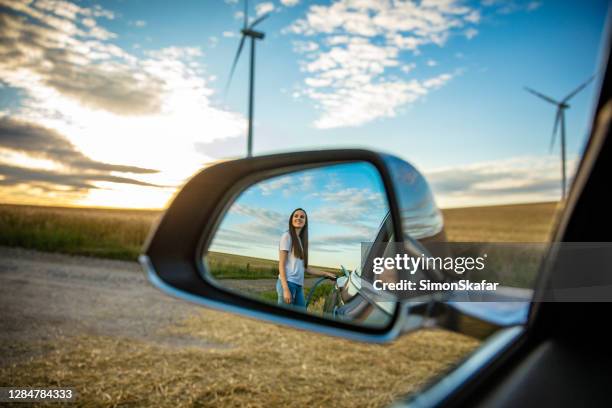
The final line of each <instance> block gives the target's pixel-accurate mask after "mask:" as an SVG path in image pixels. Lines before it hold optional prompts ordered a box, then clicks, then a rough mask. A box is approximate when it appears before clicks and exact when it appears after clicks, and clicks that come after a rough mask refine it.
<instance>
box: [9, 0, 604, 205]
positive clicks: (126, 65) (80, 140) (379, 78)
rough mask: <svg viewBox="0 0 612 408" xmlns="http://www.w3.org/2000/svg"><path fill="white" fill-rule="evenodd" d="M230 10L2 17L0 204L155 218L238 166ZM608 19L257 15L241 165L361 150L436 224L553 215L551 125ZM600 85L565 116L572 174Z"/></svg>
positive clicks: (583, 10)
mask: <svg viewBox="0 0 612 408" xmlns="http://www.w3.org/2000/svg"><path fill="white" fill-rule="evenodd" d="M243 5H244V3H243V2H242V1H235V0H226V1H204V2H202V1H182V2H178V3H177V2H167V1H152V0H147V1H137V0H132V1H129V2H127V1H123V0H116V1H114V0H109V1H105V2H100V3H98V2H90V1H81V2H74V3H71V2H68V1H57V0H40V1H38V0H37V1H16V0H10V1H7V0H0V39H1V40H0V202H6V203H23V204H45V205H76V206H98V207H120V208H163V207H164V206H166V205H167V203H168V200H169V199H170V198H171V197H172V195H173V194H174V193H175V192H176V190H177V188H178V187H180V186H181V185H182V184H183V183H184V182H185V181H186V180H187V179H188V178H189V177H191V176H192V175H193V174H194V173H195V172H197V171H198V170H200V169H202V168H203V167H205V166H207V165H209V164H211V163H214V162H216V161H218V160H222V159H228V158H237V157H241V156H244V155H245V153H246V136H245V135H246V126H247V122H246V112H247V87H248V56H249V47H248V44H246V45H245V48H244V49H243V53H242V55H241V58H240V60H239V63H238V66H237V68H236V71H235V74H234V76H233V79H232V81H231V84H230V85H229V87H227V83H228V77H229V72H230V68H231V65H232V61H233V59H234V56H235V53H236V50H237V47H238V43H239V41H240V28H241V27H242V24H243V17H244V16H243V14H242V13H243V12H242V10H243V7H244V6H243ZM606 12H607V2H605V1H596V0H592V1H588V2H578V1H575V2H568V1H546V0H543V1H524V2H518V1H503V2H502V1H497V0H482V1H474V2H468V1H458V0H456V1H455V0H423V1H417V2H412V1H382V0H381V1H374V0H352V1H331V2H330V1H316V2H306V1H303V0H275V1H258V2H256V1H251V2H250V3H249V9H248V18H249V21H252V20H253V19H255V18H257V16H262V15H264V14H265V13H270V15H269V17H268V18H267V19H266V20H264V21H262V22H261V23H260V24H259V25H258V26H257V29H259V30H261V31H263V32H265V34H266V37H265V39H263V40H262V41H258V42H257V46H256V72H255V75H256V83H255V101H256V105H255V124H254V153H255V154H256V155H261V154H268V153H277V152H284V151H297V150H313V149H323V148H339V147H365V148H368V149H373V150H377V151H382V152H388V153H392V154H394V155H397V156H398V157H400V158H402V159H404V160H407V161H409V162H410V163H411V164H412V165H414V166H415V167H416V168H418V169H419V170H420V171H421V172H422V173H423V174H424V175H425V176H426V177H427V179H428V180H429V181H430V183H431V185H432V189H433V191H434V195H435V198H436V201H437V202H438V205H439V206H440V207H443V208H446V207H460V206H475V205H489V204H503V203H518V202H537V201H551V200H557V199H558V198H559V196H560V158H559V148H560V146H559V143H558V141H557V142H556V144H555V145H554V147H553V149H552V150H550V148H549V146H550V139H551V134H552V128H553V120H554V117H555V107H554V106H553V105H551V104H549V103H547V102H545V101H543V100H542V99H539V98H537V97H535V96H534V95H532V94H530V93H528V92H526V91H525V89H524V87H525V86H528V87H531V88H534V89H536V90H538V91H540V92H542V93H544V94H546V95H548V96H550V97H552V98H554V99H557V100H558V99H561V98H563V97H564V96H565V95H567V94H569V93H570V92H571V91H572V90H573V89H575V88H576V87H577V86H578V85H580V84H581V83H583V82H584V81H585V80H586V79H588V78H589V77H590V76H591V75H593V74H595V73H597V71H598V69H599V68H598V67H599V61H600V58H601V55H600V47H601V43H602V41H601V39H602V36H603V29H604V27H603V26H604V20H605V15H606ZM599 78H600V76H598V77H596V78H595V80H594V81H593V82H592V83H591V84H589V85H588V86H587V87H586V88H585V89H584V90H583V91H581V92H580V93H579V94H577V95H576V96H575V97H574V98H572V99H571V101H570V105H571V108H570V109H568V110H567V112H566V123H567V150H568V167H569V169H570V171H569V174H570V176H571V175H572V174H573V171H574V169H575V168H576V166H577V163H578V160H579V158H580V157H581V153H582V151H583V148H584V146H585V143H586V137H587V135H588V133H589V124H590V120H591V115H592V109H593V106H594V102H595V101H596V97H597V88H598V81H599Z"/></svg>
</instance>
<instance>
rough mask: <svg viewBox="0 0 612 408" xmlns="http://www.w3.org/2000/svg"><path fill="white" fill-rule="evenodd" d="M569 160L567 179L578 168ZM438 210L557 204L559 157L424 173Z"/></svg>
mask: <svg viewBox="0 0 612 408" xmlns="http://www.w3.org/2000/svg"><path fill="white" fill-rule="evenodd" d="M577 162H578V161H577V159H572V160H568V163H567V164H568V172H567V174H568V178H569V179H570V180H571V177H570V176H571V175H572V174H574V172H575V169H576V168H577ZM424 173H425V175H426V177H427V180H428V181H429V182H430V184H431V186H432V189H433V191H434V195H435V196H436V201H437V202H438V204H439V205H440V206H441V207H456V206H476V205H490V204H501V203H521V202H534V201H554V200H558V199H559V196H560V192H561V181H560V179H561V175H560V162H559V157H558V156H556V155H549V156H539V157H532V156H526V157H515V158H510V159H504V160H497V161H490V162H483V163H474V164H469V165H464V166H456V167H448V168H440V169H433V170H430V171H425V172H424Z"/></svg>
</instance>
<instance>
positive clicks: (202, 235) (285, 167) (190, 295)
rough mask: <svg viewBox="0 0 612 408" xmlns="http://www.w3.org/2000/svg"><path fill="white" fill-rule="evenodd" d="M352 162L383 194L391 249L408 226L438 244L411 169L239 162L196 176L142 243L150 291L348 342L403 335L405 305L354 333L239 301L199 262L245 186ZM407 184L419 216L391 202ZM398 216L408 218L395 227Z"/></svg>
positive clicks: (276, 159)
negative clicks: (369, 170) (374, 177)
mask: <svg viewBox="0 0 612 408" xmlns="http://www.w3.org/2000/svg"><path fill="white" fill-rule="evenodd" d="M355 161H361V162H368V163H370V164H372V165H373V166H374V167H375V168H376V170H377V171H378V172H379V174H380V177H381V180H382V182H383V184H384V187H385V190H386V194H387V202H388V204H389V212H390V215H391V217H392V220H393V233H394V236H395V237H396V239H395V241H396V242H405V240H406V236H407V235H408V234H407V233H406V232H407V231H408V232H409V231H410V228H411V225H410V223H412V222H414V225H417V226H418V227H419V228H420V231H421V236H420V237H419V238H424V239H428V238H432V239H443V238H444V229H443V222H442V217H441V215H440V212H439V210H438V208H437V206H436V205H435V202H434V201H433V196H432V194H431V191H430V189H429V186H428V184H427V182H426V181H425V179H424V178H423V177H422V176H421V175H420V173H418V171H416V170H415V169H414V168H413V167H412V166H411V165H409V164H408V163H406V162H404V161H402V160H400V159H398V158H395V157H393V156H389V155H384V154H379V153H375V152H371V151H367V150H357V149H342V150H323V151H312V152H297V153H286V154H278V155H270V156H260V157H252V158H245V159H239V160H234V161H228V162H222V163H218V164H215V165H212V166H210V167H208V168H206V169H204V170H202V171H201V172H200V173H198V174H196V175H195V176H194V177H193V178H192V179H191V180H189V181H188V182H187V183H186V185H185V186H184V187H183V188H182V189H181V190H180V191H179V192H178V194H177V195H176V197H175V198H174V200H173V201H172V203H171V205H170V206H169V208H168V209H167V210H166V212H165V214H164V215H163V217H162V218H161V219H160V221H159V223H158V225H157V226H156V228H154V230H153V231H152V233H151V235H150V236H149V238H148V240H147V242H146V244H145V246H144V250H143V254H142V255H141V256H140V258H139V261H140V263H141V264H142V266H143V268H144V269H145V271H146V273H147V274H148V277H149V279H150V280H151V282H152V283H153V284H154V285H155V286H156V287H158V288H159V289H161V290H162V291H164V292H166V293H168V294H170V295H173V296H176V297H178V298H181V299H184V300H188V301H191V302H194V303H198V304H201V305H204V306H207V307H211V308H214V309H218V310H222V311H230V312H234V313H238V314H242V315H245V316H247V317H255V318H259V319H263V320H267V321H270V322H273V323H280V324H286V325H289V326H293V327H298V328H304V329H309V330H313V331H318V332H322V333H326V334H331V335H336V336H342V337H345V338H351V339H355V340H362V341H371V342H384V341H390V340H392V339H394V338H395V337H396V336H397V335H398V334H399V333H400V332H401V331H405V330H406V327H407V326H406V321H405V320H406V318H407V314H408V313H407V310H406V309H407V307H408V306H407V305H403V304H401V303H400V307H397V308H396V310H395V312H394V314H393V316H392V318H391V320H390V322H389V324H388V325H386V326H385V327H368V326H356V325H352V324H350V323H346V322H343V321H341V320H328V319H324V318H322V317H319V316H315V315H309V314H305V313H299V312H296V311H294V310H290V309H287V308H279V307H276V306H275V305H272V304H269V303H264V302H260V301H258V300H255V299H252V298H248V297H243V296H240V295H238V294H236V293H233V292H231V291H228V290H226V289H224V288H221V287H219V286H218V285H215V283H214V282H212V281H210V280H209V279H207V278H206V273H205V271H204V270H203V268H205V266H204V264H203V263H202V262H201V259H202V255H203V254H205V253H206V251H207V249H208V247H209V245H210V244H211V240H212V237H213V235H214V234H215V231H216V229H217V227H218V225H219V223H220V221H221V219H222V218H223V215H224V213H225V211H226V210H227V208H228V207H229V206H230V205H231V203H232V202H233V200H234V199H235V198H236V197H237V196H238V195H239V194H240V193H241V192H242V191H243V190H244V189H245V188H246V187H248V186H249V185H251V184H253V183H255V182H257V181H259V180H262V179H266V178H270V177H274V176H278V175H282V174H285V173H288V172H294V171H298V170H303V169H308V168H312V167H318V166H322V165H329V164H342V163H350V162H355ZM406 183H408V184H406ZM402 184H404V185H402ZM410 185H415V186H418V190H414V191H417V192H418V194H419V196H418V197H416V199H414V200H411V203H409V204H408V205H413V206H414V207H415V208H414V210H417V209H418V208H421V209H425V212H423V213H422V214H423V216H422V217H419V216H418V214H419V213H418V211H416V212H415V211H411V209H410V208H403V210H402V209H400V205H399V203H400V202H401V201H402V200H405V198H404V197H405V196H406V191H403V190H404V189H405V188H407V187H408V188H409V187H410ZM400 193H401V194H403V197H401V196H400ZM402 212H403V213H404V214H402ZM405 214H409V215H410V218H408V217H406V218H405V219H404V220H402V216H403V215H405ZM423 225H427V226H428V227H427V231H429V236H428V235H427V233H425V234H423ZM406 242H407V243H408V244H410V242H409V241H406ZM415 318H417V317H416V316H412V317H411V319H410V327H414V328H416V327H418V324H419V323H418V322H417V323H416V324H415ZM417 320H418V318H417Z"/></svg>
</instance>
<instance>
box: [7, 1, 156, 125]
mask: <svg viewBox="0 0 612 408" xmlns="http://www.w3.org/2000/svg"><path fill="white" fill-rule="evenodd" d="M36 4H37V5H39V3H36ZM3 6H4V7H9V8H10V7H11V6H12V7H13V11H16V12H21V13H23V15H20V14H18V13H2V14H0V37H1V38H2V39H3V40H2V41H1V42H0V76H1V77H2V78H3V80H4V81H5V82H7V83H8V84H10V85H12V86H16V87H28V84H30V86H34V85H36V84H38V85H40V86H44V87H48V88H52V89H53V90H55V91H57V92H59V93H60V94H62V95H64V96H66V97H69V98H72V99H75V100H77V101H78V102H79V103H81V104H83V105H85V106H88V107H91V108H94V109H102V110H106V111H110V112H113V113H116V114H119V115H142V114H148V113H155V112H158V111H159V110H160V108H161V92H162V87H163V82H161V81H160V80H159V78H155V77H154V76H152V75H150V74H148V73H146V71H145V72H143V71H142V70H140V69H138V67H137V65H136V64H134V63H133V62H134V61H133V60H132V59H130V58H129V56H127V54H125V53H124V52H123V51H122V50H120V49H119V48H117V47H115V46H111V45H104V44H102V43H100V42H98V41H96V39H107V38H109V37H111V36H110V35H109V34H103V29H101V28H100V27H98V26H97V25H96V24H95V20H93V19H92V18H90V17H87V18H85V19H84V21H85V24H84V25H85V26H90V27H89V30H90V31H89V32H85V31H84V30H83V29H82V28H80V27H79V25H78V23H77V21H71V20H67V19H59V18H57V17H53V16H48V15H46V14H43V13H42V12H40V11H38V10H36V9H34V8H33V7H30V8H28V7H27V6H24V5H22V3H17V2H9V3H7V4H3ZM77 10H78V11H75V14H74V15H75V16H76V15H79V14H83V13H84V12H83V11H82V10H84V9H81V8H78V9H77ZM85 14H86V15H91V14H93V12H88V13H85ZM75 19H76V17H75ZM56 20H61V22H58V21H56ZM88 37H89V39H88ZM118 59H123V60H124V61H123V62H118Z"/></svg>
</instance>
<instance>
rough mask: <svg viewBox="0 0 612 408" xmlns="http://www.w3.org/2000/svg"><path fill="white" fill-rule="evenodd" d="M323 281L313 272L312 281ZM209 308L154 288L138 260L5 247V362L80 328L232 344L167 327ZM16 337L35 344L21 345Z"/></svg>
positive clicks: (270, 286) (266, 285) (253, 285)
mask: <svg viewBox="0 0 612 408" xmlns="http://www.w3.org/2000/svg"><path fill="white" fill-rule="evenodd" d="M315 280H316V279H313V278H309V279H306V282H305V284H306V286H309V285H312V284H313V283H314V281H315ZM223 284H225V285H227V286H229V287H232V288H234V289H237V290H241V291H244V290H248V291H250V292H261V291H270V290H275V284H276V279H261V280H233V279H228V280H224V281H223ZM201 310H202V308H201V307H200V306H196V305H193V304H190V303H187V302H184V301H182V300H179V299H175V298H172V297H170V296H168V295H166V294H163V293H162V292H160V291H159V290H158V289H156V288H154V287H153V286H152V285H151V284H150V283H149V281H148V280H147V279H146V277H145V274H144V273H143V272H142V270H141V268H140V266H139V265H138V264H137V263H136V262H125V261H115V260H108V259H98V258H89V257H82V256H68V255H61V254H52V253H45V252H38V251H32V250H26V249H20V248H8V247H2V246H0V366H1V365H5V364H9V363H11V362H13V361H16V360H19V359H21V358H23V357H26V356H29V355H31V353H32V350H33V349H36V346H35V345H34V344H35V343H36V342H40V341H47V340H53V339H55V338H57V337H59V336H74V335H79V334H94V335H109V336H121V337H127V338H134V339H139V340H145V341H148V342H153V343H157V344H163V345H167V346H174V347H181V346H197V347H205V348H210V347H215V348H221V347H229V346H228V345H223V344H212V343H203V342H202V340H201V339H195V338H191V337H188V336H173V335H168V334H160V331H163V329H165V328H167V327H169V326H172V325H174V324H176V323H180V322H181V321H182V320H183V319H185V318H186V317H188V316H189V315H190V314H196V313H201ZM16 344H21V345H30V347H20V348H17V349H18V350H21V349H23V350H26V351H22V352H20V351H15V348H14V345H16ZM5 348H6V349H5ZM41 352H42V351H41Z"/></svg>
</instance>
